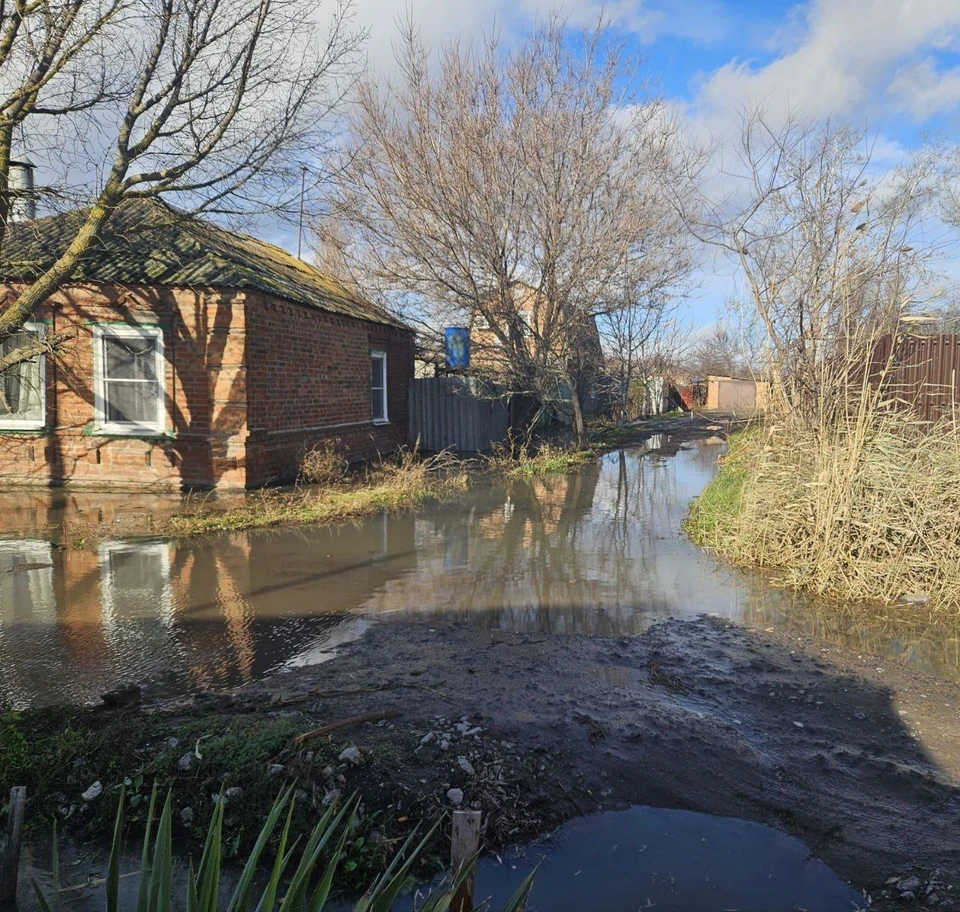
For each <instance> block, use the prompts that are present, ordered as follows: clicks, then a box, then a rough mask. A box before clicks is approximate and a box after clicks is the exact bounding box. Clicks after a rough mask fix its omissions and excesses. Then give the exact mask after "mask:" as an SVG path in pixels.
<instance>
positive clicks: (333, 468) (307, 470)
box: [299, 439, 350, 487]
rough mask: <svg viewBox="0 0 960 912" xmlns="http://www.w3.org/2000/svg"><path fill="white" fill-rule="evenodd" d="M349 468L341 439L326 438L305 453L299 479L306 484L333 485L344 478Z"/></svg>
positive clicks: (301, 462) (301, 461)
mask: <svg viewBox="0 0 960 912" xmlns="http://www.w3.org/2000/svg"><path fill="white" fill-rule="evenodd" d="M349 468H350V463H349V462H347V460H346V458H345V457H344V455H343V447H342V446H341V443H340V440H339V439H336V440H324V441H323V442H322V443H320V444H318V445H317V446H315V447H313V448H312V449H310V450H308V451H307V452H306V453H304V454H303V458H302V459H301V460H300V473H299V480H300V481H301V482H303V483H304V484H314V485H321V486H324V487H331V486H333V485H336V484H339V483H341V482H342V481H343V480H344V478H345V477H346V474H347V471H348V470H349Z"/></svg>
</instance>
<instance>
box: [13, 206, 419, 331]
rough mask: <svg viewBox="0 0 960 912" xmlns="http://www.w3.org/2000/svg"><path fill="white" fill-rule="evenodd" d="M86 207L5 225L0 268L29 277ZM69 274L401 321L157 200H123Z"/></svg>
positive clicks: (258, 245)
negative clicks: (264, 297)
mask: <svg viewBox="0 0 960 912" xmlns="http://www.w3.org/2000/svg"><path fill="white" fill-rule="evenodd" d="M85 217H86V211H85V210H74V211H72V212H66V213H64V214H62V215H54V216H50V217H48V218H41V219H34V220H33V221H30V222H21V223H16V224H11V225H10V230H9V232H8V234H7V237H6V239H5V241H4V245H3V254H4V257H3V262H2V263H0V271H2V275H3V278H4V279H5V280H6V281H16V280H23V281H31V280H32V279H34V278H36V277H37V276H38V275H40V274H41V273H43V272H44V271H45V270H46V269H47V268H49V267H50V265H52V263H53V262H54V261H55V260H56V259H57V257H58V256H59V255H60V254H61V253H62V252H63V250H64V249H66V247H67V245H68V244H69V243H70V241H71V240H72V239H73V237H74V236H75V234H76V232H77V229H78V228H79V227H80V225H81V224H82V222H83V219H84V218H85ZM75 280H81V281H83V280H86V281H91V282H101V283H104V284H119V285H124V284H127V285H170V286H175V287H188V288H196V287H210V288H236V289H244V290H252V291H261V292H265V293H267V294H271V295H276V296H277V297H281V298H287V299H288V300H291V301H295V302H297V303H299V304H304V305H306V306H308V307H316V308H318V309H319V310H325V311H328V312H330V313H336V314H342V315H344V316H347V317H355V318H357V319H359V320H369V321H372V322H375V323H386V324H388V325H391V326H405V324H403V323H402V322H401V321H400V320H398V319H396V318H395V317H393V316H391V315H390V314H389V313H387V312H386V311H385V310H383V309H382V308H380V307H377V306H376V305H375V304H372V303H371V302H369V301H366V300H364V299H363V298H362V297H360V296H359V295H357V294H355V293H354V292H352V291H350V290H349V289H348V288H347V287H346V286H344V285H343V284H342V283H340V282H339V281H337V280H336V279H334V278H332V277H331V276H328V275H325V274H324V273H322V272H320V271H319V270H318V269H315V268H314V267H313V266H311V265H310V264H309V263H304V262H303V261H302V260H299V259H297V258H296V257H294V256H292V255H291V254H289V253H287V252H286V251H285V250H282V249H281V248H280V247H275V246H274V245H273V244H267V243H265V242H264V241H258V240H256V239H255V238H252V237H248V236H247V235H243V234H239V233H236V232H233V231H227V230H225V229H223V228H220V227H218V226H216V225H214V224H212V223H211V222H208V221H206V220H204V219H201V218H198V217H197V216H192V215H188V214H185V213H182V212H179V211H178V210H176V209H173V208H172V207H170V206H167V205H166V204H164V203H161V202H159V201H157V200H126V201H125V202H123V203H121V205H120V206H119V207H118V208H117V210H116V211H115V212H114V213H113V215H112V216H111V218H110V221H109V222H108V225H107V228H106V230H105V231H104V232H103V235H102V236H101V237H100V238H99V239H98V240H97V241H96V243H95V244H94V245H93V247H92V248H91V249H90V250H89V252H88V253H87V254H86V255H85V257H84V259H83V262H82V264H81V266H80V269H79V270H78V272H77V274H76V276H75Z"/></svg>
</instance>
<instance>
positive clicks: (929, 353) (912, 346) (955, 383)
mask: <svg viewBox="0 0 960 912" xmlns="http://www.w3.org/2000/svg"><path fill="white" fill-rule="evenodd" d="M888 364H889V365H890V367H889V371H888V373H887V375H886V377H885V378H884V388H885V390H886V391H887V392H889V394H890V395H891V396H892V397H894V398H896V399H898V400H899V401H900V402H902V403H903V404H904V405H905V406H906V407H908V408H910V409H912V410H913V411H914V412H916V414H917V415H918V416H919V417H920V418H922V419H923V420H925V421H936V420H937V419H938V418H941V417H943V416H945V415H953V414H954V413H955V410H956V405H957V402H958V401H960V336H957V335H954V334H951V333H941V334H940V335H933V336H904V337H900V338H895V337H893V336H885V337H884V338H882V339H880V341H879V342H878V343H877V344H876V346H875V348H874V351H873V370H872V373H873V376H874V377H875V378H878V377H879V374H880V373H881V372H882V371H883V370H884V368H885V367H886V365H888Z"/></svg>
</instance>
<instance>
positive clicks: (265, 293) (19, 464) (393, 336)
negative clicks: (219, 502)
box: [0, 200, 414, 488]
mask: <svg viewBox="0 0 960 912" xmlns="http://www.w3.org/2000/svg"><path fill="white" fill-rule="evenodd" d="M81 217H82V213H77V212H74V213H67V214H65V215H60V216H53V217H51V218H44V219H34V220H31V221H26V222H21V223H17V224H11V226H10V233H9V234H8V237H7V239H6V241H5V243H4V259H5V264H4V265H3V266H2V274H0V281H2V284H0V310H2V309H3V308H4V307H5V306H8V305H9V304H10V303H11V302H12V301H14V300H16V297H17V295H18V293H19V290H20V289H21V288H22V287H23V286H24V284H25V283H28V282H29V281H31V279H32V278H33V277H35V276H36V275H38V274H39V273H40V272H41V271H42V270H44V269H45V268H46V267H47V266H49V265H50V264H51V263H52V262H53V261H54V260H55V258H56V257H57V255H58V254H59V253H60V252H61V251H62V250H63V249H64V247H65V246H66V244H68V243H69V241H70V239H71V238H72V237H73V234H74V232H75V230H76V227H77V224H78V222H79V220H80V218H81ZM62 330H68V331H71V332H73V333H74V337H73V338H72V339H70V340H69V341H68V342H66V343H65V345H64V347H63V349H62V351H61V352H60V353H59V355H58V357H57V358H47V357H41V358H37V359H35V360H34V361H32V362H28V363H25V364H23V365H21V366H20V367H19V368H18V369H15V370H13V371H8V372H5V373H4V375H3V376H2V377H0V484H2V483H5V482H6V483H34V484H49V485H59V484H77V485H80V484H82V485H89V486H100V485H103V486H110V487H117V486H135V487H140V486H144V485H159V486H165V487H183V488H193V487H201V488H210V487H216V486H223V487H233V488H238V487H240V488H242V487H247V488H251V487H257V486H260V485H264V484H268V483H271V482H276V481H284V480H290V479H292V478H294V477H295V476H296V474H297V471H298V466H299V464H300V460H301V458H302V456H303V454H304V453H305V452H306V451H307V450H308V449H310V448H311V447H313V446H315V445H317V444H319V443H320V442H322V441H325V440H331V439H336V440H337V441H339V446H341V447H342V448H343V451H344V453H345V454H346V455H347V456H348V457H350V458H358V459H359V458H368V457H372V456H374V455H375V454H376V453H378V452H389V451H391V450H394V449H396V448H397V447H398V446H399V445H401V444H403V443H404V442H405V441H406V438H407V423H408V415H407V393H408V387H409V385H410V382H411V380H412V378H413V357H414V338H413V333H412V331H411V330H410V329H409V328H408V327H407V326H405V325H404V324H403V323H401V322H400V321H398V320H397V319H395V318H394V317H392V316H391V315H389V314H388V313H386V312H385V311H384V310H382V309H380V308H378V307H376V306H375V305H373V304H371V303H370V302H368V301H365V300H363V299H362V298H361V297H360V296H359V295H357V294H355V293H354V292H353V291H351V290H349V289H348V288H346V287H345V286H343V285H342V284H340V283H339V282H337V281H336V280H334V279H332V278H331V277H329V276H326V275H324V274H322V273H321V272H319V271H317V270H316V269H314V268H313V267H312V266H310V265H308V264H306V263H304V262H302V261H301V260H298V259H296V258H295V257H293V256H291V255H290V254H288V253H286V252H285V251H283V250H281V249H280V248H278V247H274V246H272V245H270V244H266V243H263V242H261V241H257V240H254V239H253V238H250V237H247V236H244V235H241V234H236V233H232V232H229V231H225V230H223V229H221V228H218V227H216V226H214V225H212V224H210V223H209V222H206V221H203V220H201V219H199V218H196V217H187V216H184V215H183V214H181V213H178V212H176V211H175V210H172V209H170V208H168V207H166V206H164V205H163V204H161V203H158V202H155V201H140V200H136V201H128V202H126V203H124V204H123V205H121V207H120V208H119V209H118V210H117V211H116V213H114V215H113V217H112V218H111V221H110V223H109V233H108V234H107V235H106V236H104V237H103V238H102V239H101V240H100V241H99V242H98V243H97V245H96V246H95V248H94V249H93V250H92V251H91V252H90V254H89V256H88V257H87V258H86V259H85V261H84V263H83V266H82V268H81V270H80V271H79V273H78V275H77V276H76V278H75V279H74V280H73V281H72V282H71V283H70V284H69V285H68V286H67V287H65V288H63V289H62V290H61V291H59V292H58V293H57V294H55V295H53V296H52V297H51V298H50V300H49V301H47V302H46V303H45V304H44V305H43V306H42V307H41V308H40V309H39V311H38V312H37V313H36V314H34V317H33V319H32V321H31V322H29V323H28V324H26V325H25V326H24V328H23V330H22V332H23V334H41V335H42V334H45V333H52V332H55V331H56V332H59V331H62ZM22 339H23V336H14V337H12V338H10V339H7V340H5V341H4V342H0V346H3V350H9V349H11V348H13V347H16V346H18V345H19V344H21V342H22ZM0 354H2V351H0Z"/></svg>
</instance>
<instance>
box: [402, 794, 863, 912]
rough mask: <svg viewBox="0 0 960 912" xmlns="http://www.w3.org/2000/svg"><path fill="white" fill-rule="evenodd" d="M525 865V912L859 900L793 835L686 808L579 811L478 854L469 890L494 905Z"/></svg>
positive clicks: (824, 908) (839, 907) (826, 904)
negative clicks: (530, 879) (498, 852)
mask: <svg viewBox="0 0 960 912" xmlns="http://www.w3.org/2000/svg"><path fill="white" fill-rule="evenodd" d="M534 869H536V876H535V879H534V886H533V891H532V893H531V895H530V903H529V909H530V912H538V910H540V912H548V910H549V912H585V910H588V909H595V910H601V909H602V910H603V912H637V910H643V909H656V910H657V912H718V910H729V912H734V910H736V912H796V910H798V909H816V910H818V912H854V910H857V909H861V908H862V907H863V904H864V898H863V896H862V894H860V893H858V892H857V891H856V890H854V889H853V888H852V887H850V886H849V885H848V884H846V883H844V882H843V881H842V880H841V879H840V878H839V877H838V876H837V875H836V874H834V873H833V871H831V870H830V869H829V868H828V867H827V866H826V865H825V864H823V863H822V862H819V861H816V860H815V859H813V858H811V857H810V851H809V849H808V848H807V847H806V846H805V845H804V844H803V843H802V842H800V841H799V840H797V839H794V838H792V837H791V836H785V835H784V834H783V833H779V832H777V831H776V830H774V829H771V828H770V827H767V826H763V825H762V824H759V823H749V822H748V821H745V820H733V819H730V818H726V817H712V816H710V815H708V814H698V813H694V812H693V811H672V810H664V809H662V808H650V807H636V808H631V809H630V810H627V811H611V812H608V813H604V814H597V815H594V816H592V817H579V818H577V819H575V820H572V821H570V823H568V824H566V826H564V827H563V828H562V829H561V830H560V831H559V832H558V833H557V834H556V835H555V836H553V837H552V838H551V839H550V840H548V841H547V842H545V843H544V844H543V845H540V846H526V847H524V848H523V849H520V850H519V851H516V852H511V853H509V854H508V855H507V856H506V857H504V858H503V859H495V858H489V857H488V858H484V859H483V860H482V861H481V862H480V865H479V866H478V870H477V881H476V886H475V889H474V897H475V898H476V900H477V901H480V900H482V899H484V900H485V899H489V900H490V906H489V908H490V909H491V910H494V912H495V910H498V909H502V908H503V907H504V905H505V904H506V902H507V900H508V899H509V898H510V896H511V894H512V893H513V891H514V890H516V888H517V887H518V886H519V885H520V883H522V881H523V880H524V878H525V877H526V876H527V875H528V874H529V873H530V872H531V871H533V870H534ZM415 901H416V898H415V897H414V898H412V899H411V900H410V902H409V904H404V905H403V906H402V908H404V909H412V908H414V903H415Z"/></svg>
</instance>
